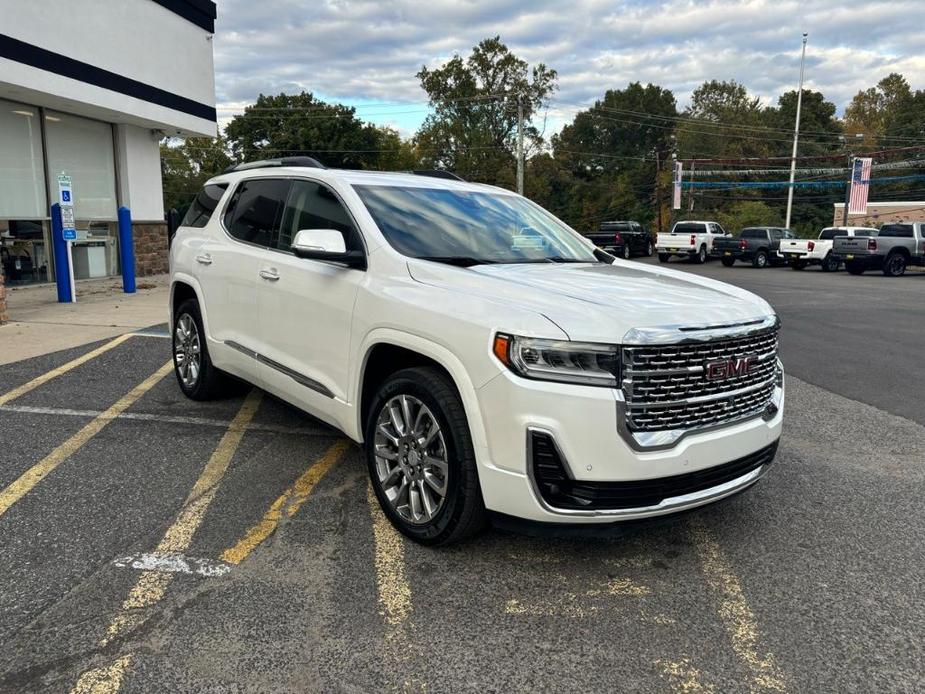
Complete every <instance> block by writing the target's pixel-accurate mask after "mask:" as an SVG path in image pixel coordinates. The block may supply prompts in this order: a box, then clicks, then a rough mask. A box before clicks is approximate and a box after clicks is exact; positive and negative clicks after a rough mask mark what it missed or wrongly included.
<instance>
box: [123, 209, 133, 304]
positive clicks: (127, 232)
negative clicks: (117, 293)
mask: <svg viewBox="0 0 925 694" xmlns="http://www.w3.org/2000/svg"><path fill="white" fill-rule="evenodd" d="M119 262H120V263H121V265H122V291H123V292H125V293H126V294H134V293H135V240H134V238H133V235H132V213H131V212H130V211H129V209H128V208H127V207H120V208H119Z"/></svg>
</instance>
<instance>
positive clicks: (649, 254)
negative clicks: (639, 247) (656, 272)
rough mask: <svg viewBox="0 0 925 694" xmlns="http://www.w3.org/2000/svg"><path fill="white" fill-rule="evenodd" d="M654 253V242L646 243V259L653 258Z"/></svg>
mask: <svg viewBox="0 0 925 694" xmlns="http://www.w3.org/2000/svg"><path fill="white" fill-rule="evenodd" d="M653 253H655V246H653V245H652V242H651V241H649V242H648V243H646V257H647V258H651V257H652V254H653Z"/></svg>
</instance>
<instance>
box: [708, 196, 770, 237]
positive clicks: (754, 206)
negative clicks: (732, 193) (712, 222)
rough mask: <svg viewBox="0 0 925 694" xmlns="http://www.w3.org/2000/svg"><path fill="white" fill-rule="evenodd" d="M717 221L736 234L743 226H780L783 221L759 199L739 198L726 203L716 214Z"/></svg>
mask: <svg viewBox="0 0 925 694" xmlns="http://www.w3.org/2000/svg"><path fill="white" fill-rule="evenodd" d="M716 219H717V221H718V222H719V223H720V224H722V225H723V229H725V230H726V231H728V232H730V233H732V234H737V233H738V232H739V231H740V230H742V229H744V228H745V227H751V226H767V225H775V226H780V225H781V224H783V223H784V220H783V218H782V217H781V215H779V214H778V213H776V212H775V211H774V210H772V209H771V208H770V207H769V206H768V205H767V204H765V203H763V202H761V201H760V200H741V201H738V202H733V203H730V204H729V205H727V206H726V207H725V208H724V209H723V210H722V211H720V212H718V213H717V215H716Z"/></svg>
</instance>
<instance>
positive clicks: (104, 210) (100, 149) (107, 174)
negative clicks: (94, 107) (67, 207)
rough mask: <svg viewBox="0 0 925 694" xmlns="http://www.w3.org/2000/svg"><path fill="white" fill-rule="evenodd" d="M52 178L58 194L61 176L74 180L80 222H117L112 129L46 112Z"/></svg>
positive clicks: (75, 206)
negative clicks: (59, 175)
mask: <svg viewBox="0 0 925 694" xmlns="http://www.w3.org/2000/svg"><path fill="white" fill-rule="evenodd" d="M45 144H46V146H47V147H48V151H47V157H48V177H49V179H50V181H51V183H52V186H51V189H52V190H53V191H56V190H57V177H58V174H60V173H62V172H64V173H66V174H68V175H69V176H70V177H71V180H72V184H73V190H74V214H75V215H76V216H77V219H78V220H81V219H84V220H89V221H96V220H105V221H114V220H115V219H116V161H115V156H114V153H113V140H112V126H111V125H110V124H109V123H102V122H100V121H96V120H90V119H89V118H80V117H78V116H71V115H68V114H66V113H59V112H57V111H45Z"/></svg>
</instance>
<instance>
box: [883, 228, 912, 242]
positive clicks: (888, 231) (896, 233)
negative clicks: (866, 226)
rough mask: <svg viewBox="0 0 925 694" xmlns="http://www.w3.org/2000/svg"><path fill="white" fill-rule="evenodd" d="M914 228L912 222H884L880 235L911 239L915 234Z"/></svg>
mask: <svg viewBox="0 0 925 694" xmlns="http://www.w3.org/2000/svg"><path fill="white" fill-rule="evenodd" d="M914 229H915V227H913V226H912V225H911V224H884V225H883V226H882V227H880V236H889V237H892V238H900V239H911V238H913V237H914V236H915V234H914Z"/></svg>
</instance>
